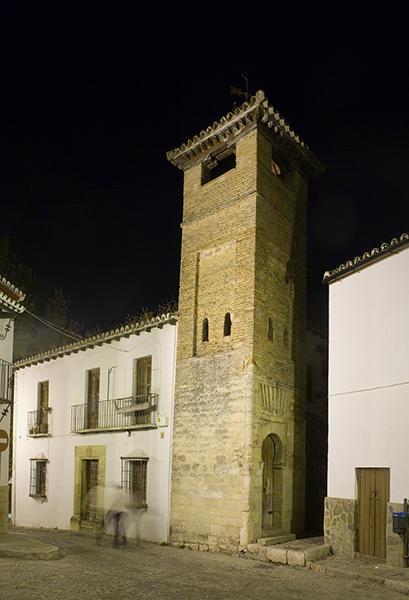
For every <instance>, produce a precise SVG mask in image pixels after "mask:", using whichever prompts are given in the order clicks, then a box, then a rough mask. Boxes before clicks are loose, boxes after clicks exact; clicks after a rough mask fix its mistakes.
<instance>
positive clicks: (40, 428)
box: [27, 409, 50, 436]
mask: <svg viewBox="0 0 409 600" xmlns="http://www.w3.org/2000/svg"><path fill="white" fill-rule="evenodd" d="M48 412H49V411H48V410H42V409H40V410H32V411H30V412H29V413H27V431H28V435H30V436H35V435H49V433H50V424H49V419H48Z"/></svg>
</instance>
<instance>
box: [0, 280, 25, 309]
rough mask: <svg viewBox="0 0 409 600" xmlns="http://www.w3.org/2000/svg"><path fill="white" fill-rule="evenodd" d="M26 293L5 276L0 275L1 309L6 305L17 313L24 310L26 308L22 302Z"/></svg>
mask: <svg viewBox="0 0 409 600" xmlns="http://www.w3.org/2000/svg"><path fill="white" fill-rule="evenodd" d="M25 297H26V295H25V294H24V293H23V292H21V291H20V290H19V289H18V288H17V287H16V286H15V285H13V284H12V283H10V281H8V280H7V279H6V278H5V277H2V276H1V275H0V309H1V308H2V307H5V308H6V309H7V310H11V311H13V312H16V313H22V312H24V310H25V308H24V306H23V305H22V304H20V303H21V302H22V301H23V300H24V298H25Z"/></svg>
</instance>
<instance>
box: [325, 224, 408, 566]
mask: <svg viewBox="0 0 409 600" xmlns="http://www.w3.org/2000/svg"><path fill="white" fill-rule="evenodd" d="M324 282H327V283H328V284H329V390H328V402H329V407H328V408H329V438H328V441H329V443H328V493H327V498H326V499H325V517H324V533H325V538H326V541H327V542H329V543H331V545H332V548H333V550H334V551H335V552H339V553H341V554H349V555H352V554H353V553H354V552H359V553H361V554H364V555H372V556H377V557H378V558H383V559H386V561H387V562H388V563H391V564H396V565H401V564H402V541H401V539H400V537H399V536H398V535H396V534H394V533H393V527H392V522H393V519H392V512H393V511H397V510H402V503H403V499H404V498H407V497H409V461H408V459H407V444H408V439H409V436H408V431H409V425H408V424H409V360H408V357H409V309H408V307H409V236H408V235H407V234H402V235H401V236H400V238H394V239H393V240H392V241H391V242H390V243H385V244H382V246H380V247H379V248H375V249H374V250H372V251H371V252H366V253H365V254H364V255H363V256H361V257H357V258H355V259H354V260H352V261H348V262H347V263H346V264H344V265H341V266H340V267H338V268H337V269H335V270H334V271H330V272H327V273H326V274H325V275H324Z"/></svg>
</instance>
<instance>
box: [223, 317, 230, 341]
mask: <svg viewBox="0 0 409 600" xmlns="http://www.w3.org/2000/svg"><path fill="white" fill-rule="evenodd" d="M230 334H231V316H230V313H226V314H225V315H224V329H223V335H224V337H227V336H229V335H230Z"/></svg>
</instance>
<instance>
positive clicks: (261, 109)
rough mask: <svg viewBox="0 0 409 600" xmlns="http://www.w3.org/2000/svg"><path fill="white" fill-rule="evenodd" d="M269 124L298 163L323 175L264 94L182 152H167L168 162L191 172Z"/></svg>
mask: <svg viewBox="0 0 409 600" xmlns="http://www.w3.org/2000/svg"><path fill="white" fill-rule="evenodd" d="M259 121H260V122H261V123H263V124H265V126H266V128H267V129H268V130H270V131H271V135H272V136H273V137H274V138H275V140H276V141H277V142H278V143H279V144H281V145H282V146H283V147H286V146H287V147H288V148H287V149H289V150H291V152H292V155H293V156H294V159H295V160H298V162H299V163H302V164H303V165H304V167H305V168H306V169H307V170H308V171H309V172H310V174H314V173H320V172H322V171H323V165H322V164H321V163H320V161H319V160H318V158H317V157H316V156H315V155H314V154H313V153H312V152H311V150H310V149H309V147H308V146H307V144H305V143H304V141H303V140H302V139H301V138H300V136H299V135H298V134H296V133H295V132H294V131H293V130H292V129H291V127H290V126H289V125H288V124H287V123H286V122H285V120H284V119H283V118H282V116H281V115H280V113H279V112H278V111H276V110H275V109H274V107H273V106H271V105H270V104H269V102H268V100H267V98H266V96H265V94H264V92H263V91H262V90H259V91H258V92H257V93H256V94H255V96H252V97H251V98H250V100H249V101H248V102H244V103H243V104H242V105H241V106H240V107H238V108H236V109H234V110H233V111H232V112H229V113H227V115H226V116H224V117H222V118H221V119H220V120H219V121H214V122H213V125H211V126H209V127H207V129H206V130H202V131H201V132H200V133H199V135H195V136H193V138H191V139H189V140H188V141H187V142H185V143H183V144H182V145H181V146H179V147H178V148H174V149H173V150H170V151H169V152H167V154H166V156H167V159H168V160H169V161H170V162H171V163H172V164H174V165H175V166H176V167H178V168H180V169H183V170H184V169H187V168H189V167H190V166H192V165H193V164H195V163H196V162H199V161H201V160H202V159H203V158H204V157H205V156H206V155H208V154H209V152H211V151H212V150H214V149H215V148H217V146H219V145H221V144H223V143H226V142H227V141H228V140H235V138H236V137H237V136H238V135H239V134H241V133H243V132H245V131H248V130H250V129H251V128H253V127H255V125H256V124H257V122H259Z"/></svg>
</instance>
